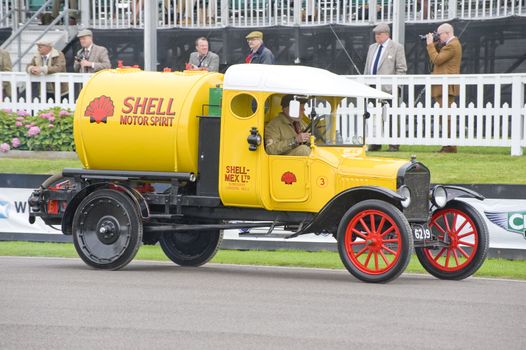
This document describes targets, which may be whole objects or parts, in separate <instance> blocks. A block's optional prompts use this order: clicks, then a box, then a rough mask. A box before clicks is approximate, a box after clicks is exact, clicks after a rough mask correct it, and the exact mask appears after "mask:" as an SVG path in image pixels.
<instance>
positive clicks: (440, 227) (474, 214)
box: [415, 201, 489, 280]
mask: <svg viewBox="0 0 526 350" xmlns="http://www.w3.org/2000/svg"><path fill="white" fill-rule="evenodd" d="M446 221H447V224H446ZM453 223H455V226H456V227H453ZM429 227H430V229H431V231H432V233H433V234H434V235H436V236H438V237H439V240H441V241H443V242H444V237H445V235H444V234H443V231H446V232H448V240H449V242H448V245H447V246H446V247H438V248H416V249H415V252H416V256H417V257H418V260H419V261H420V263H421V264H422V266H423V267H424V269H426V271H427V272H429V273H430V274H432V275H433V276H435V277H437V278H440V279H446V280H461V279H464V278H466V277H469V276H471V275H473V274H474V273H475V272H477V270H478V269H479V268H480V267H481V266H482V264H483V263H484V260H486V256H487V254H488V247H489V233H488V227H487V225H486V223H485V221H484V219H483V218H482V215H480V213H479V212H478V211H476V210H475V209H474V208H473V207H472V206H470V205H469V204H466V203H464V202H459V201H452V202H450V203H448V204H447V206H446V207H444V208H442V209H439V210H436V211H435V212H434V213H433V215H432V217H431V221H430V222H429ZM471 231H472V232H473V233H470V232H471ZM450 259H451V266H449V261H450Z"/></svg>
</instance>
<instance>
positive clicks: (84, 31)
mask: <svg viewBox="0 0 526 350" xmlns="http://www.w3.org/2000/svg"><path fill="white" fill-rule="evenodd" d="M88 35H89V36H93V33H92V32H91V30H89V29H83V30H81V31H79V33H78V34H77V38H81V37H83V36H88Z"/></svg>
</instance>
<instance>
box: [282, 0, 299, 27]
mask: <svg viewBox="0 0 526 350" xmlns="http://www.w3.org/2000/svg"><path fill="white" fill-rule="evenodd" d="M283 10H284V9H283ZM283 10H282V11H283ZM300 24H301V0H294V25H296V26H299V25H300Z"/></svg>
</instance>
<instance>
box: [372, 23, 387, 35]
mask: <svg viewBox="0 0 526 350" xmlns="http://www.w3.org/2000/svg"><path fill="white" fill-rule="evenodd" d="M373 32H375V33H391V29H389V25H388V24H387V23H378V25H377V26H376V27H374V29H373Z"/></svg>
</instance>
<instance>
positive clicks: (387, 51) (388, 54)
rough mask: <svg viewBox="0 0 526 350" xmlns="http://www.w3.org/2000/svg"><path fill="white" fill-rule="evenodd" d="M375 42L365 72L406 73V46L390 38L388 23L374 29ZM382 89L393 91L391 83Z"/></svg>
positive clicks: (372, 147) (376, 148) (372, 148)
mask: <svg viewBox="0 0 526 350" xmlns="http://www.w3.org/2000/svg"><path fill="white" fill-rule="evenodd" d="M373 32H374V39H375V43H374V44H372V45H371V46H369V51H368V53H367V60H366V62H365V71H364V74H367V75H369V74H371V75H394V74H405V73H406V72H407V64H406V61H405V51H404V47H403V46H402V45H400V44H399V43H397V42H395V41H393V40H392V39H391V38H390V34H391V30H390V29H389V26H388V25H387V24H386V23H380V24H378V25H377V26H376V27H374V29H373ZM381 89H382V91H385V92H387V93H389V94H390V93H392V88H391V85H382V86H381ZM381 147H382V146H381V145H369V151H379V150H380V149H381ZM398 148H399V146H398V145H389V151H398Z"/></svg>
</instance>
